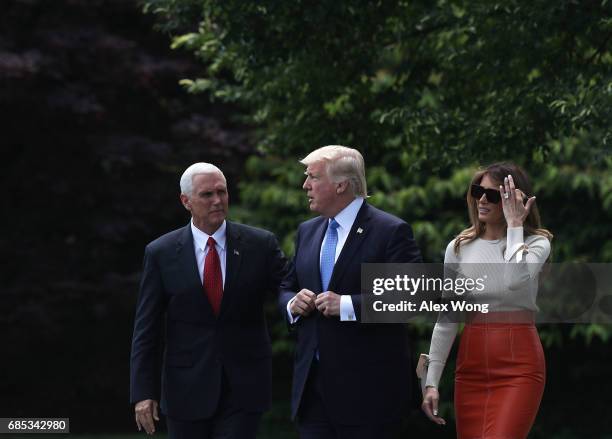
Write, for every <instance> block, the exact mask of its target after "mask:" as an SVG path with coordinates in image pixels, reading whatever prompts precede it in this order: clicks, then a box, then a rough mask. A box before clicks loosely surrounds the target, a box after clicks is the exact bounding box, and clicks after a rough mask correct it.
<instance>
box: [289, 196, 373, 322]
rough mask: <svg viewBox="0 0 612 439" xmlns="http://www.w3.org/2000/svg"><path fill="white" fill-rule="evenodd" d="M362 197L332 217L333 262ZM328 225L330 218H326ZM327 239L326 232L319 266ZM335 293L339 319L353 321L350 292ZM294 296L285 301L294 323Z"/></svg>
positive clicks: (347, 233)
mask: <svg viewBox="0 0 612 439" xmlns="http://www.w3.org/2000/svg"><path fill="white" fill-rule="evenodd" d="M363 202H364V199H363V197H356V198H355V199H354V200H353V201H351V203H350V204H349V205H348V206H346V207H345V208H344V209H342V210H341V211H340V212H339V213H338V214H337V215H336V216H335V217H334V219H335V220H336V222H337V223H338V228H337V229H336V230H337V232H338V242H337V243H336V254H335V259H334V263H335V262H336V261H338V257H339V256H340V252H342V249H343V248H344V244H345V243H346V240H347V238H348V235H349V233H350V231H351V228H352V227H353V224H354V223H355V219H356V218H357V214H358V213H359V209H361V206H362V205H363ZM327 221H328V226H329V222H330V221H331V218H330V219H328V220H327ZM326 240H327V233H325V237H324V238H323V242H322V243H321V249H320V251H319V266H320V265H321V256H322V253H323V247H324V246H325V241H326ZM334 292H335V293H336V294H340V320H341V321H355V320H357V319H356V318H355V309H354V307H353V301H352V300H351V296H350V294H351V293H350V292H346V294H342V292H338V291H334ZM294 300H295V298H293V299H291V300H290V301H289V302H288V303H287V314H288V315H289V323H295V322H296V321H297V320H298V319H299V317H300V316H299V315H298V316H295V317H293V315H292V314H291V311H289V310H290V307H291V304H292V303H293V301H294Z"/></svg>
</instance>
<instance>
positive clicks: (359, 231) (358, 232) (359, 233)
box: [357, 227, 363, 235]
mask: <svg viewBox="0 0 612 439" xmlns="http://www.w3.org/2000/svg"><path fill="white" fill-rule="evenodd" d="M362 233H363V229H362V228H361V227H359V228H358V229H357V234H358V235H361V234H362Z"/></svg>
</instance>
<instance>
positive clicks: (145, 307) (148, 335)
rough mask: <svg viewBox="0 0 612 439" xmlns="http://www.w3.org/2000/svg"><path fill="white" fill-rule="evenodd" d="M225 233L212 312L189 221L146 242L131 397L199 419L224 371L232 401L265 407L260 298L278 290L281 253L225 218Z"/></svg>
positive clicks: (267, 359)
mask: <svg viewBox="0 0 612 439" xmlns="http://www.w3.org/2000/svg"><path fill="white" fill-rule="evenodd" d="M226 233H227V241H226V243H227V244H226V275H225V285H224V290H223V299H222V302H221V310H220V312H219V316H218V317H216V316H215V315H214V313H213V311H212V307H211V306H210V303H209V302H208V299H207V297H206V295H205V293H204V290H203V287H202V282H201V280H200V276H199V273H198V266H197V262H196V258H195V251H194V244H193V235H192V233H191V227H190V225H187V226H185V227H182V228H180V229H178V230H175V231H173V232H170V233H168V234H166V235H164V236H162V237H160V238H158V239H156V240H155V241H153V242H151V243H150V244H149V245H147V247H146V250H145V256H144V268H143V274H142V281H141V284H140V293H139V296H138V304H137V307H136V318H135V321H134V337H133V341H132V355H131V373H130V378H131V388H130V399H131V401H132V403H135V402H138V401H141V400H144V399H154V400H157V401H159V400H160V397H161V408H162V411H163V413H165V414H166V415H168V416H170V417H172V418H175V419H183V420H193V419H203V418H207V417H210V416H212V415H213V413H214V411H215V409H216V408H217V404H218V401H219V397H220V393H221V391H222V389H221V381H222V379H221V377H222V373H225V375H226V377H227V381H228V383H229V387H230V388H231V389H232V398H233V399H232V401H231V403H232V404H234V405H235V406H236V407H237V408H243V409H245V410H249V411H264V410H266V409H268V408H269V406H270V402H271V347H270V337H269V335H268V330H267V327H266V321H265V319H264V312H263V304H264V296H265V293H267V292H269V291H274V292H278V286H279V283H280V281H281V279H282V277H283V274H284V267H285V258H284V256H283V254H282V252H281V251H280V249H279V247H278V243H277V240H276V238H275V237H274V235H273V234H272V233H270V232H267V231H265V230H261V229H256V228H254V227H249V226H245V225H242V224H236V223H232V222H229V221H228V222H227V228H226ZM162 338H164V339H165V346H164V351H163V365H162V366H161V386H160V367H159V364H158V363H159V361H158V359H159V358H160V353H161V348H162V346H163V345H164V344H163V343H162ZM160 387H161V388H160Z"/></svg>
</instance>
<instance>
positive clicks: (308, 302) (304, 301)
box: [289, 288, 317, 317]
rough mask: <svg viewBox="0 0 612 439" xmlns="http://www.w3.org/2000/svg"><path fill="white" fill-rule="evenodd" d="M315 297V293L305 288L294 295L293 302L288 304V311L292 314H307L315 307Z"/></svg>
mask: <svg viewBox="0 0 612 439" xmlns="http://www.w3.org/2000/svg"><path fill="white" fill-rule="evenodd" d="M315 297H317V295H316V294H315V293H313V292H312V291H310V290H307V289H306V288H304V289H302V290H301V291H300V292H299V293H297V294H296V295H295V298H294V299H293V302H291V305H289V311H291V314H293V315H294V316H297V315H299V316H304V317H306V316H308V314H310V313H311V312H312V311H314V309H315Z"/></svg>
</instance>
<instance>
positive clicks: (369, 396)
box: [279, 146, 421, 439]
mask: <svg viewBox="0 0 612 439" xmlns="http://www.w3.org/2000/svg"><path fill="white" fill-rule="evenodd" d="M301 163H302V164H304V165H305V166H306V167H307V168H306V172H305V174H306V180H305V182H304V185H303V188H304V190H305V191H306V192H307V196H308V200H309V205H310V209H311V210H312V211H315V212H318V213H319V214H320V215H321V216H319V217H317V218H314V219H311V220H309V221H306V222H304V223H302V224H301V225H300V226H299V228H298V231H297V237H296V246H295V256H294V258H293V261H292V264H290V267H289V270H288V273H287V275H286V277H285V279H284V280H283V282H282V284H281V296H280V298H279V301H280V305H281V308H282V311H283V313H284V314H285V316H286V318H287V320H288V322H289V325H290V329H292V330H294V331H295V332H296V333H297V349H296V354H295V365H294V376H293V389H292V397H291V402H292V417H293V418H295V417H297V420H298V431H299V433H300V437H301V438H303V439H310V438H312V439H314V438H316V439H327V438H351V439H355V438H377V439H379V438H390V437H393V436H394V435H395V434H396V433H397V431H398V430H399V426H400V420H401V415H402V414H403V413H406V412H405V410H406V408H407V404H408V402H409V400H410V399H411V381H412V379H411V376H412V366H411V361H410V350H409V348H408V340H407V338H406V335H405V331H404V329H405V328H403V327H402V326H401V325H392V324H387V325H382V324H381V325H378V324H361V323H360V315H361V296H360V291H361V285H360V282H361V264H362V263H366V262H371V263H385V262H389V263H406V262H421V254H420V251H419V249H418V247H417V245H416V243H415V241H414V239H413V235H412V230H411V228H410V226H409V225H408V224H406V223H405V222H404V221H402V220H401V219H399V218H397V217H395V216H392V215H390V214H388V213H385V212H383V211H381V210H379V209H376V208H375V207H373V206H370V205H369V204H368V203H366V202H365V197H366V196H367V195H366V193H367V189H366V180H365V166H364V161H363V157H362V156H361V154H360V153H359V152H358V151H357V150H355V149H352V148H347V147H344V146H325V147H322V148H319V149H317V150H316V151H313V152H312V153H310V154H309V155H308V156H307V157H306V158H304V159H303V160H302V161H301Z"/></svg>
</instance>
